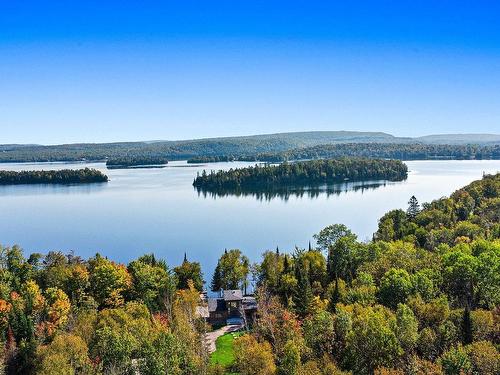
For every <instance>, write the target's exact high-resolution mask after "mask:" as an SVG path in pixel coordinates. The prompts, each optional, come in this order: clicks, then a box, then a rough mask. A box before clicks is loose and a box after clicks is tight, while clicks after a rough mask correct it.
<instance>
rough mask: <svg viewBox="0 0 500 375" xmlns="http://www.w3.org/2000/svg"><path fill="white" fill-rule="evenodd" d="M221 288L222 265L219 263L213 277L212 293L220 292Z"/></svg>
mask: <svg viewBox="0 0 500 375" xmlns="http://www.w3.org/2000/svg"><path fill="white" fill-rule="evenodd" d="M221 287H222V280H221V272H220V264H219V263H217V267H215V271H214V275H213V276H212V284H211V289H212V292H217V291H219V290H220V289H221Z"/></svg>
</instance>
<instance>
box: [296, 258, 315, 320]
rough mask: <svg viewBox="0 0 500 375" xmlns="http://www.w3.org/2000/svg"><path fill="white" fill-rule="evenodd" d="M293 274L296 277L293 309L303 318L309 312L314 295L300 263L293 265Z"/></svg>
mask: <svg viewBox="0 0 500 375" xmlns="http://www.w3.org/2000/svg"><path fill="white" fill-rule="evenodd" d="M295 274H296V275H295V277H296V278H297V289H296V291H295V295H294V305H295V311H296V312H297V314H298V315H299V316H300V317H301V318H304V317H305V316H307V314H308V312H309V309H310V306H311V303H312V300H313V297H314V296H313V292H312V288H311V283H310V281H309V276H308V275H307V272H305V269H304V267H302V265H301V264H297V266H296V267H295Z"/></svg>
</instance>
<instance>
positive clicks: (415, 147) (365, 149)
mask: <svg viewBox="0 0 500 375" xmlns="http://www.w3.org/2000/svg"><path fill="white" fill-rule="evenodd" d="M339 157H364V158H384V159H398V160H486V159H493V160H498V159H500V145H470V144H465V145H446V144H444V145H443V144H422V143H373V142H372V143H337V144H324V145H317V146H312V147H304V148H296V149H293V150H288V151H283V152H271V153H259V154H254V155H229V156H228V155H226V156H205V157H203V156H201V157H196V158H192V159H189V160H188V162H189V163H213V162H219V161H234V160H238V161H262V162H282V161H287V160H309V159H331V158H339Z"/></svg>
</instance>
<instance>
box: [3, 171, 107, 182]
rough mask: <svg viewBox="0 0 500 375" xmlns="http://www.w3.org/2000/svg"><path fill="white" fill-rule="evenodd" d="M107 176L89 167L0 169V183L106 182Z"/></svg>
mask: <svg viewBox="0 0 500 375" xmlns="http://www.w3.org/2000/svg"><path fill="white" fill-rule="evenodd" d="M107 181H108V176H106V175H105V174H104V173H102V172H101V171H98V170H97V169H91V168H83V169H62V170H49V171H45V170H40V171H20V172H15V171H0V185H21V184H86V183H93V182H107Z"/></svg>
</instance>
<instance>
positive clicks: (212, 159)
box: [187, 155, 236, 164]
mask: <svg viewBox="0 0 500 375" xmlns="http://www.w3.org/2000/svg"><path fill="white" fill-rule="evenodd" d="M235 160H236V158H235V157H234V156H227V155H226V156H220V155H219V156H218V155H215V156H197V157H194V158H191V159H188V161H187V163H188V164H205V163H220V162H230V161H235Z"/></svg>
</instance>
